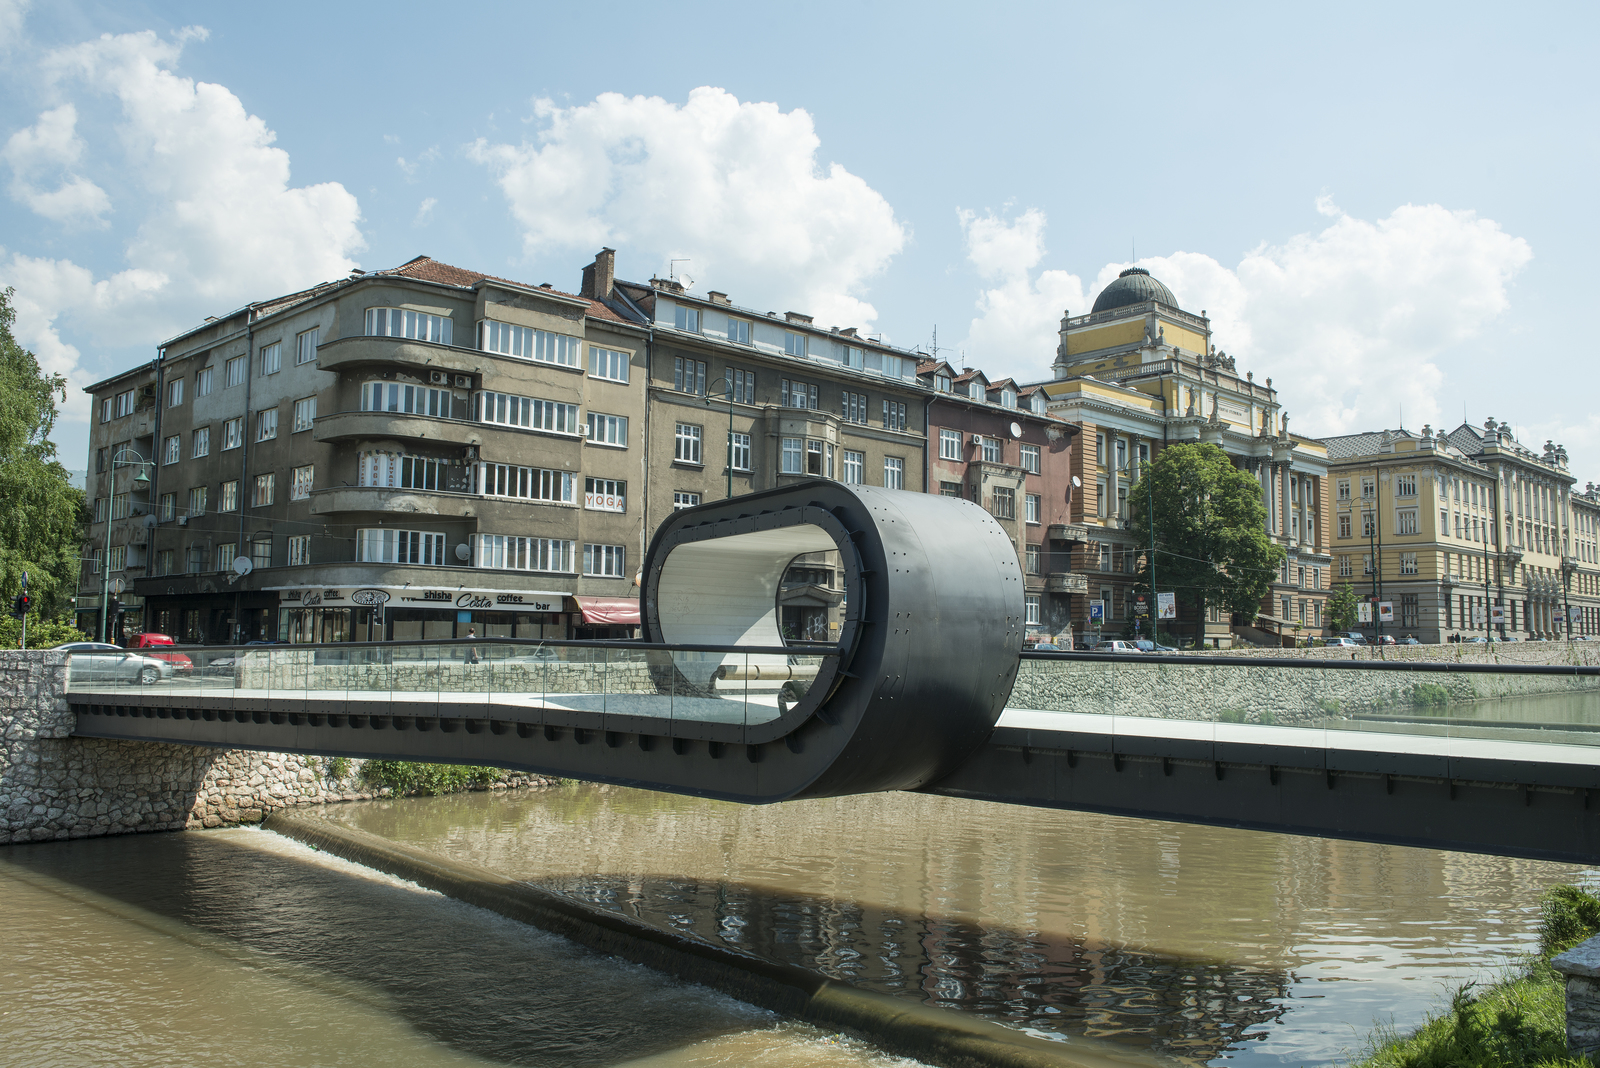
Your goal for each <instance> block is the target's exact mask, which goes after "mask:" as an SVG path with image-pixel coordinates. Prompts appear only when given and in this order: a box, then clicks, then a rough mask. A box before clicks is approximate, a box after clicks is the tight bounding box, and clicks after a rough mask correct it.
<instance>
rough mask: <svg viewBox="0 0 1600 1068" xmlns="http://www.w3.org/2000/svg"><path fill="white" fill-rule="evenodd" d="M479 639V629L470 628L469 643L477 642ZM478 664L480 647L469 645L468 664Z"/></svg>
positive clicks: (468, 632)
mask: <svg viewBox="0 0 1600 1068" xmlns="http://www.w3.org/2000/svg"><path fill="white" fill-rule="evenodd" d="M477 637H478V628H477V627H468V628H467V641H469V642H471V641H475V640H476V639H477ZM477 662H478V647H477V646H476V645H468V646H467V663H469V664H476V663H477Z"/></svg>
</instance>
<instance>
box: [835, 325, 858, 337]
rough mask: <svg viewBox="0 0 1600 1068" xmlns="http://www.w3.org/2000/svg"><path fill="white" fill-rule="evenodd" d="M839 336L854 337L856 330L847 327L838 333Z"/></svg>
mask: <svg viewBox="0 0 1600 1068" xmlns="http://www.w3.org/2000/svg"><path fill="white" fill-rule="evenodd" d="M839 334H840V336H841V337H855V336H856V328H855V327H853V326H847V327H845V328H844V329H843V330H841V331H839Z"/></svg>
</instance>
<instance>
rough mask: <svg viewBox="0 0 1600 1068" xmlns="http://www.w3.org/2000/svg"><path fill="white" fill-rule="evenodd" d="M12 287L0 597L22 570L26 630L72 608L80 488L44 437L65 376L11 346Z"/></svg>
mask: <svg viewBox="0 0 1600 1068" xmlns="http://www.w3.org/2000/svg"><path fill="white" fill-rule="evenodd" d="M12 292H13V291H12V290H10V289H7V290H6V291H5V292H4V293H0V595H3V596H4V598H5V605H4V607H6V608H9V607H10V604H11V599H12V598H13V597H15V596H16V595H17V593H18V592H20V590H21V585H22V572H24V571H26V572H28V593H29V595H30V596H31V597H32V598H33V603H34V605H35V611H36V613H37V615H35V616H30V617H29V627H30V629H31V628H32V626H33V622H34V620H35V619H41V620H53V619H56V618H58V617H60V616H63V615H65V614H66V613H67V611H68V610H69V609H70V607H71V603H72V595H73V592H74V589H75V588H76V586H77V578H78V546H79V545H80V544H81V539H82V531H83V528H84V520H85V518H86V517H85V515H84V507H83V491H82V490H80V489H77V488H75V487H74V486H73V485H72V483H71V481H70V476H69V475H68V474H67V469H66V468H65V467H63V466H61V464H60V463H59V462H58V461H57V460H56V447H55V443H54V442H52V441H50V431H51V430H52V429H53V428H54V427H55V423H56V403H57V401H58V400H59V401H62V402H64V401H65V400H66V398H67V380H66V379H65V378H64V377H63V376H61V375H47V374H45V373H44V372H43V371H42V370H40V368H39V361H38V360H36V359H35V358H34V355H33V353H31V352H29V351H28V350H27V349H25V348H23V347H22V346H21V345H19V344H17V341H16V338H14V337H13V336H12V334H11V326H12V324H13V323H14V322H15V321H16V318H17V313H16V310H15V309H14V308H13V307H12V306H11V295H12ZM28 637H29V639H30V640H29V642H28V644H29V645H33V644H34V642H33V641H32V640H31V639H32V638H33V635H32V634H29V635H28ZM13 644H15V643H14V642H13Z"/></svg>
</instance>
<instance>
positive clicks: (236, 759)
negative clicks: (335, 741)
mask: <svg viewBox="0 0 1600 1068" xmlns="http://www.w3.org/2000/svg"><path fill="white" fill-rule="evenodd" d="M66 673H67V658H66V655H65V654H63V653H58V652H53V651H51V650H48V649H47V650H28V651H20V650H6V651H0V845H7V844H10V843H13V842H37V841H47V840H51V839H61V838H96V837H101V836H104V835H112V834H133V833H138V832H142V831H174V830H182V829H184V828H193V827H225V826H229V825H232V824H238V823H258V822H260V821H261V820H262V819H263V818H265V817H266V816H267V815H268V814H269V813H271V812H273V811H275V810H277V809H281V808H286V807H290V806H295V805H313V804H326V803H329V802H334V801H358V800H364V799H367V798H371V797H375V796H381V795H382V794H383V793H386V792H387V791H373V790H371V789H369V788H367V787H366V786H364V785H363V784H361V782H360V779H359V777H358V774H357V773H358V771H359V769H360V765H361V762H360V761H343V762H337V763H336V762H334V761H329V760H322V759H319V758H317V757H314V756H301V755H297V754H292V753H261V752H254V751H250V750H242V749H213V748H209V747H204V746H190V745H164V744H157V743H153V742H129V741H110V740H106V739H100V738H74V737H72V730H73V726H74V724H75V717H74V715H73V713H72V710H71V709H70V708H69V707H68V705H67V700H66ZM336 771H337V772H339V774H335V772H336ZM544 781H545V780H542V779H538V778H537V777H536V776H524V775H518V776H512V777H508V779H507V780H506V781H505V782H504V783H498V784H497V785H505V786H520V785H537V784H541V783H543V782H544Z"/></svg>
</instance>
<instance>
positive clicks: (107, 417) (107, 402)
mask: <svg viewBox="0 0 1600 1068" xmlns="http://www.w3.org/2000/svg"><path fill="white" fill-rule="evenodd" d="M100 421H101V422H102V423H109V422H111V398H110V397H106V398H105V399H104V400H102V401H101V402H100Z"/></svg>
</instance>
